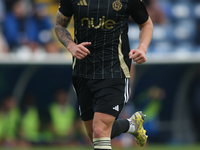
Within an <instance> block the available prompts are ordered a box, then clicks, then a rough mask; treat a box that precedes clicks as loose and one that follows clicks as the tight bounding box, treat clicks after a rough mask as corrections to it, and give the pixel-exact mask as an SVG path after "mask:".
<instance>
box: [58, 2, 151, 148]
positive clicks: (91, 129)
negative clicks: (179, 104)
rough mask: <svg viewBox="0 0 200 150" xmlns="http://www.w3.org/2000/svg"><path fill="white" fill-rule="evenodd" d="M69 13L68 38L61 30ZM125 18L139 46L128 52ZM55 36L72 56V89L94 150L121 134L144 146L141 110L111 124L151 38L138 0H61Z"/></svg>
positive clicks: (146, 18)
mask: <svg viewBox="0 0 200 150" xmlns="http://www.w3.org/2000/svg"><path fill="white" fill-rule="evenodd" d="M72 15H74V27H75V39H74V40H73V39H72V37H71V35H70V33H69V31H68V30H67V26H68V24H69V21H70V19H71V17H72ZM129 15H130V16H131V17H132V18H133V19H134V21H135V22H136V23H137V24H138V26H139V29H140V43H139V46H138V48H137V49H131V50H130V47H129V40H128V35H127V32H128V24H127V22H128V18H129ZM55 32H56V35H57V37H58V39H59V40H60V42H61V43H62V44H63V45H64V46H65V47H66V48H67V49H68V50H69V51H70V52H71V54H72V55H73V79H72V80H73V85H74V88H75V90H76V95H77V98H78V102H79V106H80V114H81V118H82V120H83V121H84V124H85V127H86V130H87V133H88V136H89V138H90V140H91V141H92V142H93V145H94V150H111V149H112V148H111V139H112V138H114V137H116V136H118V135H120V134H121V133H125V132H128V133H131V134H133V135H134V137H135V139H136V142H137V143H138V145H140V146H143V145H145V143H146V141H147V135H146V131H145V130H144V129H143V123H144V118H145V115H143V114H142V112H136V113H134V114H133V116H132V117H131V118H129V119H121V120H116V118H117V117H118V115H119V114H120V112H121V110H122V109H123V107H124V105H125V104H126V103H127V102H128V99H129V78H130V66H131V61H132V60H133V61H134V62H136V63H137V64H142V63H144V62H145V61H146V57H145V54H146V52H147V48H148V46H149V44H150V41H151V39H152V33H153V24H152V21H151V19H150V17H149V15H148V13H147V11H146V7H145V5H144V3H143V2H142V0H61V1H60V7H59V10H58V13H57V17H56V24H55ZM132 34H134V33H132Z"/></svg>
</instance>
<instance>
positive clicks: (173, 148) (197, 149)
mask: <svg viewBox="0 0 200 150" xmlns="http://www.w3.org/2000/svg"><path fill="white" fill-rule="evenodd" d="M0 150H93V148H92V147H68V146H66V147H62V148H61V147H35V148H0ZM112 150H122V149H121V148H120V149H119V148H115V147H113V149H112ZM124 150H200V145H180V146H179V145H148V146H145V147H142V148H140V147H137V146H134V147H131V148H126V149H124Z"/></svg>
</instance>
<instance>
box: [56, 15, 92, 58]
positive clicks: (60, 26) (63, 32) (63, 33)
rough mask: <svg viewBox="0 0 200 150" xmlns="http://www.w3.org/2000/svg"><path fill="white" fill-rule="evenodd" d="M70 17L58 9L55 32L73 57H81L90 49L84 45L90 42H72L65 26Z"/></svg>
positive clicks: (88, 52)
mask: <svg viewBox="0 0 200 150" xmlns="http://www.w3.org/2000/svg"><path fill="white" fill-rule="evenodd" d="M70 19H71V17H66V16H64V15H63V14H62V13H61V12H60V11H58V12H57V16H56V23H55V32H56V35H57V37H58V39H59V41H60V42H61V43H62V44H63V45H64V46H65V47H66V48H67V49H68V50H69V51H70V53H71V54H72V55H73V57H75V58H77V59H83V58H85V57H86V56H87V55H88V54H90V51H89V50H88V49H87V48H86V47H85V46H88V45H91V42H83V43H80V44H78V45H77V44H76V43H74V41H73V39H72V37H71V34H70V32H69V30H68V29H67V26H68V24H69V22H70Z"/></svg>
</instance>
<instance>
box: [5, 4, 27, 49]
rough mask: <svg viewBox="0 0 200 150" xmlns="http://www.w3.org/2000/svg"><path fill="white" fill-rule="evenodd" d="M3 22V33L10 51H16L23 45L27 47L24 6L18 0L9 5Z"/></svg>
mask: <svg viewBox="0 0 200 150" xmlns="http://www.w3.org/2000/svg"><path fill="white" fill-rule="evenodd" d="M11 6H12V8H11V10H10V11H8V13H7V15H6V17H5V20H4V22H3V33H4V35H5V38H6V40H7V42H8V45H9V47H10V49H11V50H16V49H17V48H20V47H21V46H23V45H29V44H30V43H29V40H28V35H27V31H28V30H29V29H28V25H27V17H28V16H27V15H28V14H27V12H26V9H25V8H26V6H25V5H24V3H23V2H22V1H20V0H16V1H15V2H13V4H12V5H11Z"/></svg>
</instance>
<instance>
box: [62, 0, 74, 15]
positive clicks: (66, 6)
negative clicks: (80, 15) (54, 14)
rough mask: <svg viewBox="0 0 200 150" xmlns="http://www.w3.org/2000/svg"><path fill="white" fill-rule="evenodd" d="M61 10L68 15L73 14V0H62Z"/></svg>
mask: <svg viewBox="0 0 200 150" xmlns="http://www.w3.org/2000/svg"><path fill="white" fill-rule="evenodd" d="M59 11H60V12H61V13H62V14H63V15H64V16H66V17H71V16H72V15H73V9H72V0H60V6H59Z"/></svg>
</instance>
